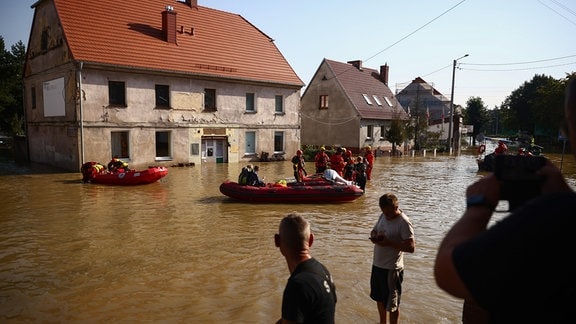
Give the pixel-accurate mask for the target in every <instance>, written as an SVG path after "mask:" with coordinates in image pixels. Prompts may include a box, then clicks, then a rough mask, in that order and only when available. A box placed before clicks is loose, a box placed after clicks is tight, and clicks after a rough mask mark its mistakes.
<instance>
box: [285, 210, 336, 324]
mask: <svg viewBox="0 0 576 324" xmlns="http://www.w3.org/2000/svg"><path fill="white" fill-rule="evenodd" d="M313 242H314V235H313V234H312V232H311V231H310V224H309V223H308V221H306V220H305V219H304V217H302V216H300V215H296V214H289V215H288V216H286V217H284V218H283V219H282V221H281V222H280V228H279V231H278V234H275V235H274V243H275V244H276V247H278V248H280V252H281V253H282V255H284V258H285V259H286V263H287V264H288V270H289V271H290V277H289V278H288V282H287V283H286V288H284V294H283V296H282V318H281V319H280V320H278V322H276V323H277V324H286V323H320V324H321V323H325V324H333V323H334V314H335V311H336V287H335V286H334V282H333V280H332V276H331V275H330V272H329V271H328V269H326V267H325V266H324V265H322V264H321V263H320V262H318V261H317V260H316V259H315V258H313V257H312V255H310V247H311V246H312V243H313Z"/></svg>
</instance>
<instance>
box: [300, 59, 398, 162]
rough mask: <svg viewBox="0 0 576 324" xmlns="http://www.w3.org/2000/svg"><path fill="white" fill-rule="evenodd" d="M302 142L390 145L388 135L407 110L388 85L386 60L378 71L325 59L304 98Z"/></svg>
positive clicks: (355, 149)
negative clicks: (386, 136) (387, 139)
mask: <svg viewBox="0 0 576 324" xmlns="http://www.w3.org/2000/svg"><path fill="white" fill-rule="evenodd" d="M301 105H302V107H301V109H302V117H301V120H302V122H301V123H302V144H305V145H314V146H321V145H327V146H343V147H346V148H347V149H351V150H352V151H353V152H354V153H357V152H359V151H360V150H361V149H362V148H364V147H365V146H367V145H370V146H372V147H373V149H374V150H378V149H380V150H390V149H391V148H392V143H390V142H388V141H386V140H385V138H384V135H385V132H386V130H387V129H389V128H390V125H391V122H392V120H394V119H398V120H407V119H408V114H407V113H406V111H405V110H404V108H403V107H402V105H401V104H400V103H399V102H398V100H396V97H395V96H394V94H393V93H392V91H391V90H390V89H389V88H388V65H383V66H381V67H380V71H378V70H374V69H370V68H365V67H363V66H362V61H359V60H358V61H350V62H348V63H342V62H336V61H333V60H328V59H324V60H322V62H321V63H320V66H319V67H318V69H317V71H316V73H315V74H314V76H313V77H312V80H311V81H310V84H309V85H308V86H307V87H306V90H305V91H304V94H303V95H302V100H301Z"/></svg>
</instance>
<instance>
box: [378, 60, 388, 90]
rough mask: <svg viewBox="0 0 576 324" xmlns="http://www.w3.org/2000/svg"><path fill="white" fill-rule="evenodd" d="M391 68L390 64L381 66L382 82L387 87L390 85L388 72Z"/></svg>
mask: <svg viewBox="0 0 576 324" xmlns="http://www.w3.org/2000/svg"><path fill="white" fill-rule="evenodd" d="M389 70H390V67H389V66H388V63H386V64H384V65H380V81H382V82H384V84H385V85H388V71H389Z"/></svg>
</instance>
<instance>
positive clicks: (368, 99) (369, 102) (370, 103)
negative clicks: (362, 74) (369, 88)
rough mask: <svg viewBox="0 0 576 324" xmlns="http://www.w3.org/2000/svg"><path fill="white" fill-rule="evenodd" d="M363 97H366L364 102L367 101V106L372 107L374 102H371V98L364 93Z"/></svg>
mask: <svg viewBox="0 0 576 324" xmlns="http://www.w3.org/2000/svg"><path fill="white" fill-rule="evenodd" d="M362 97H364V100H366V103H367V104H369V105H372V100H370V97H368V95H367V94H365V93H363V94H362Z"/></svg>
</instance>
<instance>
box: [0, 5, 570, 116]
mask: <svg viewBox="0 0 576 324" xmlns="http://www.w3.org/2000/svg"><path fill="white" fill-rule="evenodd" d="M90 1H91V0H90ZM171 1H176V0H165V2H166V4H170V2H171ZM35 2H36V1H35V0H34V1H33V0H0V35H1V36H2V37H4V41H5V44H6V48H7V49H8V50H10V47H11V46H12V45H13V44H14V43H16V42H17V41H19V40H22V42H24V44H25V45H26V46H27V45H28V37H29V33H30V26H31V24H32V17H33V13H34V10H33V9H31V8H30V6H31V5H32V4H33V3H35ZM198 4H199V5H201V6H206V7H211V8H215V9H219V10H224V11H228V12H232V13H236V14H239V15H241V16H243V17H244V18H246V19H247V20H248V21H250V22H251V23H252V24H253V25H255V26H256V27H258V28H259V29H260V30H262V31H263V32H264V33H266V34H267V35H268V36H270V37H271V38H273V39H274V40H275V43H276V46H278V48H279V49H280V51H281V52H282V53H283V54H284V56H285V58H286V59H287V60H288V63H290V65H291V66H292V67H293V68H294V70H295V71H296V73H297V74H298V76H300V78H301V79H302V81H304V83H306V84H308V83H309V82H310V80H311V79H312V76H313V75H314V73H315V72H316V69H317V68H318V66H319V65H320V63H321V61H322V59H324V58H328V59H332V60H336V61H340V62H347V61H351V60H362V61H363V65H364V66H365V67H370V68H374V69H379V67H380V65H383V64H386V63H387V64H388V65H389V66H390V76H389V87H390V89H391V90H392V91H393V92H395V91H400V90H402V89H403V88H404V87H405V86H406V85H407V83H409V82H410V81H412V80H413V79H414V78H416V77H421V78H423V79H424V80H425V81H427V82H428V83H430V84H432V85H433V86H434V87H435V88H436V89H437V90H438V91H440V92H441V93H442V94H444V95H445V96H446V97H448V98H450V93H451V83H452V62H453V60H454V59H457V58H459V57H461V56H463V55H465V54H469V56H468V57H466V58H463V59H461V60H459V61H458V62H459V63H461V64H459V68H458V69H457V70H456V78H455V89H454V102H455V104H460V105H463V106H465V105H466V101H467V100H468V99H469V98H470V97H480V98H481V99H482V100H483V101H484V104H485V105H486V106H487V107H488V108H490V109H492V108H493V107H494V106H497V105H498V106H499V105H500V104H501V103H502V101H504V99H505V98H506V97H507V96H508V95H510V93H511V92H512V91H513V90H515V89H517V88H518V87H520V86H521V85H522V84H523V83H524V82H526V81H529V80H531V79H532V78H533V77H534V75H536V74H543V75H547V76H552V77H554V78H556V79H559V78H562V77H564V76H565V75H566V73H571V72H575V71H576V46H575V45H576V42H575V40H576V2H575V1H574V0H440V1H426V0H420V1H382V0H364V1H341V0H332V1H326V0H324V1H322V0H317V1H305V0H291V1H288V0H273V1H264V0H243V1H238V0H198ZM134 5H137V1H136V2H134ZM87 19H89V18H88V17H87ZM529 62H532V63H529Z"/></svg>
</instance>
